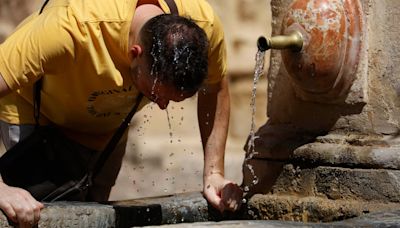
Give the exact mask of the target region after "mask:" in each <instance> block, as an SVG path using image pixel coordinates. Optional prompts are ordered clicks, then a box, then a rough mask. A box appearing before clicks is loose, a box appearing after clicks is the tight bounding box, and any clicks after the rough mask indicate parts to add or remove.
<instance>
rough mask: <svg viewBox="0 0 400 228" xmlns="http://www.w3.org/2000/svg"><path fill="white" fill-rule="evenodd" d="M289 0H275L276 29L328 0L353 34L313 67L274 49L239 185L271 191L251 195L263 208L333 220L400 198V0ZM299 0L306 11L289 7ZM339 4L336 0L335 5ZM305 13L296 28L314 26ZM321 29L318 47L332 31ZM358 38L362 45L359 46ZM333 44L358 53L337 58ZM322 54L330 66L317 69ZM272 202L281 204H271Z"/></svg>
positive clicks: (279, 214)
mask: <svg viewBox="0 0 400 228" xmlns="http://www.w3.org/2000/svg"><path fill="white" fill-rule="evenodd" d="M293 2H294V1H292V0H271V9H272V15H273V16H272V17H273V19H272V27H273V29H272V34H273V35H280V34H282V33H283V32H286V31H287V30H288V27H287V25H288V24H289V22H288V19H287V17H290V16H293V15H295V14H296V13H303V15H302V16H304V15H305V14H306V13H305V12H306V11H307V10H312V9H314V8H318V7H317V5H318V4H324V3H322V2H327V4H328V5H327V6H328V9H329V10H330V11H329V10H328V11H329V12H328V13H330V14H332V15H334V14H335V13H337V12H339V11H341V12H345V13H347V16H345V17H344V18H339V19H340V20H341V23H342V24H339V25H338V26H339V28H338V29H339V33H341V34H343V36H347V37H348V38H346V39H347V40H345V41H343V40H336V41H335V42H336V44H337V45H336V46H335V45H333V46H331V47H330V48H328V49H327V50H328V52H325V55H320V56H319V58H320V59H319V60H321V59H322V60H321V61H320V62H318V61H317V60H315V59H314V60H312V61H311V63H313V64H314V65H313V66H311V67H314V68H313V69H311V70H308V71H307V70H306V69H305V68H306V67H310V66H307V65H293V64H292V65H290V64H291V63H293V61H294V62H296V61H297V60H296V58H297V57H298V58H300V57H299V56H298V54H293V55H292V56H290V58H294V60H293V59H292V60H291V61H292V62H290V61H283V60H282V56H283V57H284V58H286V57H285V55H286V54H287V51H280V50H272V52H271V60H270V69H269V72H268V98H267V107H268V110H267V116H268V118H269V119H268V122H267V123H266V124H265V125H263V126H262V127H261V128H260V129H258V131H257V133H256V136H257V139H256V141H255V147H254V149H255V151H256V152H257V153H256V155H255V156H254V157H253V158H252V159H250V160H248V161H247V162H245V164H244V165H243V171H244V183H243V185H244V186H248V187H249V195H248V196H252V195H254V194H256V193H263V194H266V195H262V196H260V195H258V196H255V197H253V201H254V202H255V201H257V204H253V206H254V209H255V210H256V211H258V212H259V213H258V215H257V216H259V217H262V218H267V219H271V218H272V219H291V220H293V219H294V220H303V221H307V220H314V221H327V220H337V219H343V218H346V217H351V216H357V215H360V214H362V213H365V212H369V211H374V210H378V209H382V208H387V207H392V206H394V205H396V206H397V207H398V204H399V203H400V171H399V169H400V143H399V142H400V141H399V140H400V138H399V129H400V115H399V112H400V109H399V106H400V99H399V93H400V80H399V79H400V48H399V44H400V42H399V39H398V37H399V35H400V24H399V23H398V21H399V20H400V2H398V1H390V0H351V1H350V0H343V1H339V0H337V1H336V0H330V1H329V0H328V1H317V0H304V1H301V0H298V1H296V2H297V3H296V4H297V5H295V6H294V5H292V3H293ZM299 2H300V3H299ZM301 4H305V5H304V6H307V8H305V11H299V10H297V11H296V12H295V13H292V14H290V15H289V16H288V11H289V9H291V7H292V9H293V7H294V8H296V7H301ZM334 4H339V7H338V8H335V7H333V5H334ZM346 4H354V5H356V8H357V9H359V11H360V15H359V16H360V17H359V25H360V27H359V29H358V34H359V36H358V37H357V36H356V34H354V33H351V32H349V31H350V30H351V29H353V28H352V27H353V26H354V24H352V22H351V20H352V19H351V17H352V16H354V12H349V9H347V8H346V7H347V6H346ZM340 7H341V8H340ZM297 9H298V8H297ZM357 9H355V10H357ZM319 13H320V11H316V12H311V13H310V14H309V16H307V17H306V18H312V16H315V15H317V16H316V17H315V18H314V19H316V20H320V19H321V17H318V14H319ZM330 14H329V15H330ZM310 15H311V16H310ZM329 15H328V19H327V20H326V21H318V23H317V24H318V26H322V27H321V29H324V28H325V29H326V27H323V26H325V25H326V26H330V25H332V23H334V22H335V21H334V20H335V19H334V18H329ZM349 15H350V16H349ZM295 16H296V15H295ZM297 16H298V15H297ZM336 16H337V15H336ZM293 17H294V16H293ZM324 20H325V19H324ZM346 22H347V24H346ZM301 23H303V24H302V25H301V26H302V27H299V29H300V30H307V31H308V32H309V33H310V34H311V31H312V29H313V28H312V26H310V27H307V26H304V25H310V24H308V23H309V22H307V21H302V22H301ZM343 23H344V24H343ZM343 25H345V26H344V27H343V28H342V27H340V26H343ZM341 29H343V30H341ZM349 34H350V36H349ZM323 35H326V36H322V38H321V39H322V40H321V39H320V40H319V41H317V40H313V42H314V43H308V45H315V44H316V43H315V42H321V43H319V44H318V45H319V47H318V46H317V47H315V48H321V49H322V48H324V46H326V43H324V42H327V37H328V38H329V36H334V35H332V34H328V33H326V34H323ZM338 37H339V38H342V37H341V36H338ZM338 37H336V38H338ZM339 38H338V39H339ZM307 39H308V40H307ZM356 39H358V40H356ZM311 40H312V39H311ZM308 41H310V40H309V37H306V42H308ZM357 41H359V46H358V49H357V50H358V51H356V50H355V49H354V45H356V43H357ZM341 42H342V43H341ZM346 43H347V46H346ZM349 43H351V45H353V46H351V45H350V46H349ZM325 48H326V47H325ZM335 48H336V49H338V50H339V52H340V51H342V54H343V53H345V54H343V55H349V57H348V58H350V59H351V58H353V59H352V60H351V61H347V60H346V58H345V60H343V59H340V58H339V60H341V61H343V62H342V63H340V64H341V65H340V64H339V68H336V66H335V65H332V62H334V61H336V60H337V59H335V56H334V55H329V54H331V53H330V52H329V51H333V49H335ZM346 48H347V49H346ZM303 51H310V50H304V49H303ZM282 53H283V54H282ZM285 53H286V54H285ZM302 54H304V53H302ZM339 55H340V53H339ZM303 57H304V55H303ZM353 60H354V61H353ZM313 61H314V62H313ZM298 63H299V62H296V64H298ZM301 63H304V62H301ZM321 64H326V66H328V67H326V69H324V70H325V71H323V70H322V71H318V68H319V67H322V66H321ZM296 66H297V67H298V69H295V68H296ZM304 72H306V73H308V74H305V73H304ZM315 72H316V73H315ZM314 73H315V74H314ZM249 167H250V169H249ZM253 171H254V175H253ZM267 193H268V194H267ZM250 202H251V201H250ZM254 202H253V203H254ZM277 205H280V206H279V207H278V206H277ZM351 205H353V206H351ZM268 207H269V208H275V209H276V211H273V210H270V209H269V210H267V209H266V208H268ZM263 208H264V209H263ZM256 214H257V213H256Z"/></svg>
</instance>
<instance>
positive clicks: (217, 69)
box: [206, 15, 227, 84]
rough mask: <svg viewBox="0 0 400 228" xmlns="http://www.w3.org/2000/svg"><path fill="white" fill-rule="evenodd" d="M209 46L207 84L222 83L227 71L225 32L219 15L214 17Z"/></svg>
mask: <svg viewBox="0 0 400 228" xmlns="http://www.w3.org/2000/svg"><path fill="white" fill-rule="evenodd" d="M209 45H210V46H209V53H208V55H209V57H208V78H207V81H206V83H208V84H213V83H217V82H219V81H221V80H222V78H223V77H224V76H225V75H226V71H227V69H226V68H227V62H226V46H225V39H224V31H223V29H222V24H221V21H220V19H219V18H218V16H217V15H215V17H214V22H213V25H212V33H211V36H210V38H209Z"/></svg>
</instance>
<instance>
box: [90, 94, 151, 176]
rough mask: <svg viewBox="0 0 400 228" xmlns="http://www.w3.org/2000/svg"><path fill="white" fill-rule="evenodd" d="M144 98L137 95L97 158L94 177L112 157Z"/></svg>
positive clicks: (141, 95) (93, 171) (93, 172)
mask: <svg viewBox="0 0 400 228" xmlns="http://www.w3.org/2000/svg"><path fill="white" fill-rule="evenodd" d="M142 98H143V94H142V93H139V95H138V96H137V97H136V103H135V105H134V106H133V108H132V110H131V111H130V112H129V114H128V115H127V116H126V118H125V119H124V121H123V122H122V123H121V125H120V126H119V128H118V129H117V130H116V131H115V133H114V135H113V137H112V138H111V140H110V141H109V142H108V144H107V146H106V147H105V148H104V150H103V151H102V152H101V154H100V156H99V158H98V159H97V161H96V163H95V164H94V167H93V170H92V176H93V178H95V177H96V175H97V174H99V172H100V170H101V168H102V167H103V166H104V164H105V163H106V161H107V159H108V158H109V157H110V155H111V153H112V152H113V151H114V148H115V147H116V146H117V144H118V142H119V140H120V139H121V137H122V136H123V135H124V133H125V130H126V129H127V128H128V126H129V123H130V122H131V119H132V117H133V116H134V115H135V113H136V111H137V109H138V108H139V105H140V102H141V101H142Z"/></svg>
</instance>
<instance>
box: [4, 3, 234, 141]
mask: <svg viewBox="0 0 400 228" xmlns="http://www.w3.org/2000/svg"><path fill="white" fill-rule="evenodd" d="M159 2H160V5H161V6H162V8H163V10H164V11H165V12H166V13H168V12H169V9H168V7H167V5H166V4H165V2H164V1H163V0H159ZM136 4H137V0H126V1H109V0H86V1H82V0H50V1H49V3H48V5H47V6H46V8H45V10H44V11H43V12H42V14H40V15H38V13H37V12H36V13H34V14H33V15H32V16H30V17H29V18H27V19H26V20H25V21H23V22H22V23H21V24H20V25H19V26H18V28H17V29H16V30H15V32H14V33H13V34H12V35H11V36H9V37H8V39H7V40H6V41H5V42H4V43H2V44H1V45H0V73H1V74H2V75H3V77H4V80H5V82H6V83H7V85H8V86H9V88H10V89H11V90H13V91H15V92H13V93H11V94H9V95H7V96H6V97H4V98H2V99H0V119H1V120H3V121H5V122H8V123H13V124H33V123H34V118H33V105H32V104H33V101H32V94H33V83H34V82H35V81H36V80H37V79H39V78H40V77H42V76H44V80H43V88H42V97H41V109H40V111H41V121H42V122H43V123H46V122H52V123H54V124H56V125H57V126H60V127H61V128H64V129H66V130H67V131H68V132H75V134H69V135H70V136H72V138H74V139H75V140H77V141H78V142H80V143H82V144H84V145H86V146H89V147H91V148H94V149H101V148H102V147H103V146H104V144H105V143H106V142H107V141H108V140H105V139H108V138H109V136H110V135H111V134H112V133H113V132H114V131H115V129H116V128H118V126H119V125H120V123H121V122H122V119H123V118H125V116H126V115H127V113H128V112H129V110H130V109H131V107H132V106H133V104H134V102H135V99H136V96H137V94H138V91H137V90H136V89H135V87H134V85H133V82H132V77H131V76H130V74H129V58H128V34H129V29H130V25H131V21H132V18H133V15H134V12H135V9H136ZM176 4H177V7H178V11H179V14H180V15H181V16H185V17H189V18H191V19H192V20H194V21H195V22H196V23H197V24H198V25H199V26H200V27H201V28H203V29H204V30H205V32H206V34H207V36H208V38H209V41H210V50H209V78H208V79H207V83H215V82H218V81H220V80H221V78H222V77H223V76H224V75H225V72H226V62H225V61H226V56H225V46H224V39H223V31H222V28H221V23H220V21H219V19H218V18H217V16H216V15H215V14H214V12H213V10H212V9H211V7H210V6H209V4H208V3H207V2H206V1H204V0H196V1H195V0H190V1H184V0H176ZM146 102H147V101H146ZM146 102H143V104H142V105H144V104H145V103H146ZM84 135H85V136H84ZM102 135H103V136H104V138H101V137H100V136H102Z"/></svg>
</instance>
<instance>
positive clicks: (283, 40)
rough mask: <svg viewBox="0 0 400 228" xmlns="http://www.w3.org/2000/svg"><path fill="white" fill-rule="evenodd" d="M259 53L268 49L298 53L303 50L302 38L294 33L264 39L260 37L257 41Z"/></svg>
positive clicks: (298, 33)
mask: <svg viewBox="0 0 400 228" xmlns="http://www.w3.org/2000/svg"><path fill="white" fill-rule="evenodd" d="M257 47H258V50H259V51H267V50H269V49H291V50H292V51H296V52H299V51H301V49H302V48H303V36H302V35H301V33H300V32H297V31H294V32H292V33H290V34H288V35H282V36H274V37H271V38H265V37H263V36H261V37H260V38H258V40H257Z"/></svg>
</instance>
